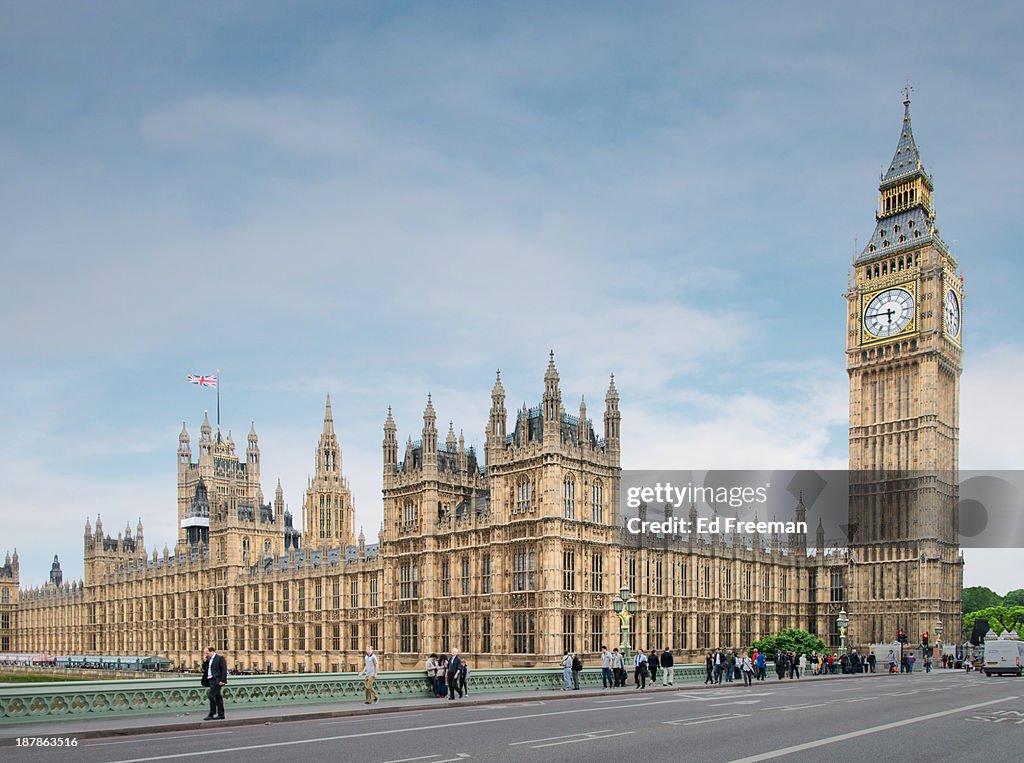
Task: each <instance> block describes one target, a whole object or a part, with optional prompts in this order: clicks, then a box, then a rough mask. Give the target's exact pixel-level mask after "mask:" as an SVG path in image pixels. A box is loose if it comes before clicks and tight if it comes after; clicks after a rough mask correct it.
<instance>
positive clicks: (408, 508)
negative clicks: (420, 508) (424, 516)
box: [403, 501, 416, 525]
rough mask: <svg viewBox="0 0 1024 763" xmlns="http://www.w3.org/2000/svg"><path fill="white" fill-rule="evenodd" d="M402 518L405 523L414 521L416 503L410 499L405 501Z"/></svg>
mask: <svg viewBox="0 0 1024 763" xmlns="http://www.w3.org/2000/svg"><path fill="white" fill-rule="evenodd" d="M403 519H404V520H405V524H406V525H411V524H413V523H414V522H415V521H416V505H415V504H414V503H413V502H412V501H406V502H405V516H404V517H403Z"/></svg>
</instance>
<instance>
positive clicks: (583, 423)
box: [576, 395, 590, 448]
mask: <svg viewBox="0 0 1024 763" xmlns="http://www.w3.org/2000/svg"><path fill="white" fill-rule="evenodd" d="M576 428H577V434H576V439H577V440H578V441H579V444H580V447H581V448H585V447H589V445H590V442H589V438H590V432H589V431H588V429H587V401H586V400H585V399H584V397H583V395H580V420H579V423H577V425H576Z"/></svg>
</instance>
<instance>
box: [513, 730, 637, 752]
mask: <svg viewBox="0 0 1024 763" xmlns="http://www.w3.org/2000/svg"><path fill="white" fill-rule="evenodd" d="M635 733H636V732H635V731H619V732H618V733H615V734H602V735H601V736H592V737H586V738H583V739H567V740H565V741H564V742H548V743H547V744H535V745H531V746H530V749H531V750H539V749H541V748H542V747H556V746H557V745H560V744H575V743H576V742H589V741H590V740H592V739H610V738H611V737H623V736H626V735H627V734H635Z"/></svg>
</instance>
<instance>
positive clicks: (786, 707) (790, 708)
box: [764, 702, 828, 713]
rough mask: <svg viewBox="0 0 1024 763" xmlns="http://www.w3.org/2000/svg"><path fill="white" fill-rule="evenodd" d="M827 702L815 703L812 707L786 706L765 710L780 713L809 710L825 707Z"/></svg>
mask: <svg viewBox="0 0 1024 763" xmlns="http://www.w3.org/2000/svg"><path fill="white" fill-rule="evenodd" d="M827 704H828V702H817V703H815V704H813V705H786V706H785V707H768V708H764V709H766V710H778V711H779V712H780V713H786V712H789V711H790V710H809V709H810V708H812V707H825V705H827Z"/></svg>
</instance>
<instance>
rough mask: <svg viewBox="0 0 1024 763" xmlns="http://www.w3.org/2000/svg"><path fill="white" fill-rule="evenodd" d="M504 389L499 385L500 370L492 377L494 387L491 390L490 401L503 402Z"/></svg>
mask: <svg viewBox="0 0 1024 763" xmlns="http://www.w3.org/2000/svg"><path fill="white" fill-rule="evenodd" d="M504 399H505V387H504V386H502V384H501V369H500V368H499V369H498V371H497V373H496V374H495V375H494V387H493V388H492V389H491V400H504Z"/></svg>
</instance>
